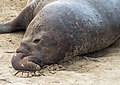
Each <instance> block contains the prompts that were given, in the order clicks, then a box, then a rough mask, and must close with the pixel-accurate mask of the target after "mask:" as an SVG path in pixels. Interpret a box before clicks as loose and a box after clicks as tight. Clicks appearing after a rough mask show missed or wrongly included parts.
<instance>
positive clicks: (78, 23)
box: [0, 0, 120, 72]
mask: <svg viewBox="0 0 120 85" xmlns="http://www.w3.org/2000/svg"><path fill="white" fill-rule="evenodd" d="M18 29H26V33H25V35H24V38H23V40H22V41H21V44H20V46H19V48H18V49H17V50H16V55H14V56H13V58H12V60H11V62H12V66H13V68H14V69H16V70H18V71H33V72H35V71H37V70H40V69H41V67H43V66H44V65H49V64H53V63H57V62H59V61H60V60H62V59H63V58H64V57H65V56H66V55H67V56H68V55H72V56H76V55H81V54H85V53H89V52H94V51H98V50H101V49H103V48H105V47H108V46H109V45H111V44H112V43H113V42H115V41H116V40H117V39H118V38H119V36H120V1H119V0H30V1H29V2H28V4H27V6H26V7H25V8H24V9H23V11H22V12H21V13H20V14H19V15H18V16H17V17H16V18H15V19H13V20H11V21H9V22H7V23H5V24H0V33H5V32H12V31H15V30H18Z"/></svg>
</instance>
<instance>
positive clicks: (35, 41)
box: [33, 39, 41, 44]
mask: <svg viewBox="0 0 120 85" xmlns="http://www.w3.org/2000/svg"><path fill="white" fill-rule="evenodd" d="M40 41H41V39H34V41H33V42H34V43H35V44H38V43H39V42H40Z"/></svg>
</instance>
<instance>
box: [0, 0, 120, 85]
mask: <svg viewBox="0 0 120 85" xmlns="http://www.w3.org/2000/svg"><path fill="white" fill-rule="evenodd" d="M25 4H26V0H1V1H0V22H1V23H3V22H6V21H8V20H10V19H13V18H14V17H15V16H17V15H18V13H19V12H20V11H21V9H22V8H23V7H24V6H25ZM23 34H24V32H16V33H8V34H0V85H120V44H119V42H120V40H118V41H117V42H116V43H114V44H113V45H112V46H110V47H108V48H107V49H105V50H102V51H100V52H98V53H95V54H92V55H89V56H92V57H96V58H88V57H86V56H84V58H82V59H81V58H79V57H77V58H75V59H72V61H69V63H63V64H61V65H63V67H64V68H65V70H61V71H55V74H51V73H49V72H46V73H44V74H45V76H33V77H30V78H24V77H23V76H21V75H22V74H21V73H19V74H18V75H17V76H14V73H15V72H16V71H15V70H14V69H13V68H12V66H11V56H12V55H13V54H14V51H15V49H16V48H17V46H18V45H19V43H20V41H21V39H22V37H23ZM87 56H88V55H87ZM82 57H83V56H82ZM54 67H55V66H54ZM56 69H57V68H56ZM24 76H26V74H24Z"/></svg>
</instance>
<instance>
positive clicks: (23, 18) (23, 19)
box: [0, 0, 39, 33]
mask: <svg viewBox="0 0 120 85" xmlns="http://www.w3.org/2000/svg"><path fill="white" fill-rule="evenodd" d="M38 1H39V0H34V1H33V2H31V3H30V4H29V5H27V6H26V7H25V8H24V9H23V10H22V11H21V13H20V14H19V15H18V16H17V17H15V18H14V19H13V20H11V21H9V22H7V23H5V24H0V33H8V32H13V31H15V30H20V29H26V28H27V26H28V25H29V23H30V22H31V21H32V19H33V18H34V15H33V12H34V9H35V8H36V6H37V4H38Z"/></svg>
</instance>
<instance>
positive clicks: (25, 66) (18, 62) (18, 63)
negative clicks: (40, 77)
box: [11, 53, 41, 72]
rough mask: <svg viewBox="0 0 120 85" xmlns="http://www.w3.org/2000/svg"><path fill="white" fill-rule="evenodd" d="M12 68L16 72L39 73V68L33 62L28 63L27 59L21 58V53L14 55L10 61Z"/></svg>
mask: <svg viewBox="0 0 120 85" xmlns="http://www.w3.org/2000/svg"><path fill="white" fill-rule="evenodd" d="M11 63H12V66H13V68H14V69H15V70H18V71H31V72H35V71H39V70H41V67H40V66H39V65H38V64H35V63H34V62H31V61H29V57H23V55H22V54H21V53H18V54H17V55H14V56H13V57H12V60H11Z"/></svg>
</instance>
